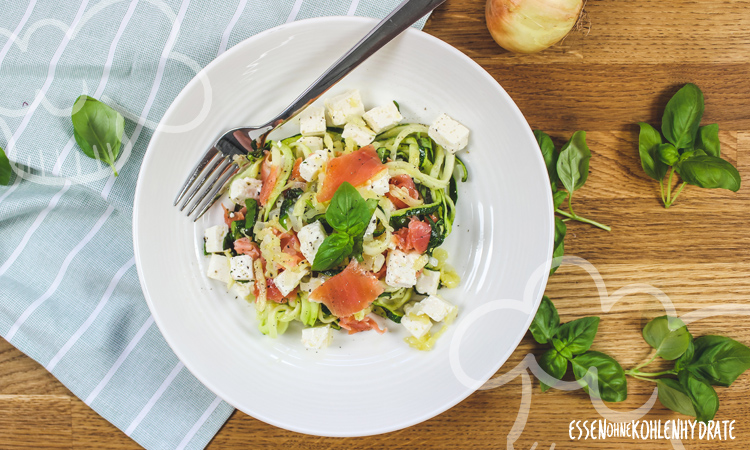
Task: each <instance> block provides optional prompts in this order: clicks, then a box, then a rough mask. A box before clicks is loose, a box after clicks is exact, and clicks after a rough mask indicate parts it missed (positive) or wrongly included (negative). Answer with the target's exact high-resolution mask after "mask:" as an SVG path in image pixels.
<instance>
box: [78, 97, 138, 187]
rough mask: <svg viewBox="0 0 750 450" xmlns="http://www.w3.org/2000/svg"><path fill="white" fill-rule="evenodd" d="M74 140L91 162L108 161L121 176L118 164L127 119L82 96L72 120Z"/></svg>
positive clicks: (95, 100)
mask: <svg viewBox="0 0 750 450" xmlns="http://www.w3.org/2000/svg"><path fill="white" fill-rule="evenodd" d="M70 118H71V120H72V121H73V136H74V137H75V140H76V142H77V143H78V146H79V147H80V148H81V150H83V153H84V154H85V155H86V156H88V157H89V158H93V159H96V160H100V161H104V162H105V163H107V164H109V166H110V167H112V171H113V172H114V174H115V176H117V169H115V161H116V160H117V157H118V156H119V155H120V146H121V145H122V135H123V133H124V131H125V119H124V118H123V117H122V115H121V114H120V113H118V112H117V111H115V110H114V109H112V108H110V107H109V106H107V105H105V104H104V103H102V102H100V101H99V100H97V99H95V98H92V97H89V96H88V95H81V96H80V97H78V98H77V99H76V101H75V103H74V104H73V111H72V113H71V116H70Z"/></svg>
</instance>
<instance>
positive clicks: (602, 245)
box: [0, 0, 750, 450]
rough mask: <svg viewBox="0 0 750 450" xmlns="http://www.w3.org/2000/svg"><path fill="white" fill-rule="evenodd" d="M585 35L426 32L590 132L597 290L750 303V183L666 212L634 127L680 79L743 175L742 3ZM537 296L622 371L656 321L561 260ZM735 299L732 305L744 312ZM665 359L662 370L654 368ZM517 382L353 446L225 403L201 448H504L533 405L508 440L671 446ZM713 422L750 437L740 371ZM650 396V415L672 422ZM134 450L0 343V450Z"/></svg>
mask: <svg viewBox="0 0 750 450" xmlns="http://www.w3.org/2000/svg"><path fill="white" fill-rule="evenodd" d="M586 10H587V12H588V15H589V16H588V17H589V20H590V30H589V31H588V32H587V31H577V32H573V33H571V35H569V36H568V37H567V38H566V39H565V40H564V41H563V42H562V43H560V44H557V45H555V46H554V47H552V48H551V49H549V50H546V51H544V52H542V53H540V54H537V55H515V54H511V53H508V52H506V51H505V50H503V49H501V48H500V47H498V46H497V45H496V44H495V43H494V42H493V41H492V39H491V37H490V35H489V33H488V32H487V29H486V26H485V23H484V1H483V0H450V1H449V2H448V3H447V4H445V5H444V6H442V7H441V8H440V9H438V10H437V11H436V12H435V13H434V14H433V16H432V17H431V18H430V20H429V21H428V23H427V26H426V28H425V31H427V32H428V33H431V34H433V35H434V36H437V37H438V38H440V39H443V40H445V41H446V42H448V43H449V44H451V45H453V46H455V47H457V48H458V49H459V50H461V51H463V52H464V53H466V54H467V55H469V56H470V57H471V58H473V59H474V60H475V61H477V62H478V63H479V64H481V65H482V66H483V67H484V68H485V69H486V70H488V72H489V73H490V74H491V75H492V76H493V77H495V79H497V80H498V82H500V84H501V85H502V86H503V87H504V88H505V89H506V90H507V91H508V92H509V93H510V94H511V96H512V97H513V98H514V100H515V101H516V102H517V104H518V106H519V107H520V108H521V110H522V111H523V113H524V114H525V116H526V117H527V119H528V121H529V123H530V125H531V126H532V128H535V129H537V128H538V129H543V130H545V131H547V132H548V133H550V134H551V135H552V136H553V137H554V138H555V139H556V141H557V142H558V143H560V142H562V141H564V140H566V139H567V138H568V137H569V136H570V135H571V134H572V132H574V131H575V130H578V129H584V130H586V131H587V132H588V136H587V137H588V143H589V146H590V147H591V149H592V153H593V158H592V161H591V173H590V177H589V181H588V183H587V184H586V186H585V187H584V188H583V189H582V190H580V191H579V192H577V193H576V195H575V202H574V207H575V208H576V212H578V213H579V214H581V215H585V216H589V217H591V218H593V219H596V220H598V221H600V222H603V223H607V224H609V225H611V226H612V229H613V230H612V232H611V233H607V232H604V231H601V230H598V229H594V228H591V227H589V226H586V225H583V224H578V223H570V222H569V231H568V237H567V239H566V250H567V252H566V253H567V254H568V255H575V256H579V257H582V258H585V259H586V260H588V261H589V262H590V263H591V264H593V266H594V267H595V268H596V269H597V270H598V272H599V274H600V276H601V279H602V280H603V282H604V283H605V285H606V288H607V291H608V295H613V294H614V293H616V292H617V291H618V290H619V289H623V288H627V287H628V286H632V285H633V284H648V285H651V286H653V287H655V288H658V289H660V290H661V291H663V292H664V293H665V294H666V295H667V296H668V298H669V301H670V303H671V304H672V305H673V306H674V308H676V311H677V313H678V314H685V313H689V312H692V311H698V310H700V309H702V308H705V307H708V306H721V305H740V307H747V306H748V305H750V303H749V302H748V298H750V227H749V226H748V223H750V191H748V189H747V188H745V189H743V190H741V191H740V192H739V193H736V194H735V193H731V192H728V191H718V190H717V191H709V190H702V189H698V188H695V187H692V186H691V187H688V188H687V189H686V190H685V191H684V192H683V194H682V195H681V197H680V199H679V200H678V201H677V203H675V205H674V206H673V207H672V208H671V209H669V210H665V209H664V208H663V207H661V206H660V200H659V194H658V185H657V184H656V182H654V181H653V180H651V179H649V178H648V177H647V176H646V175H645V174H644V173H643V170H642V169H641V167H640V163H639V160H638V153H637V126H636V123H637V122H639V121H646V122H649V123H652V124H657V125H658V124H659V122H660V120H661V112H662V108H663V107H664V105H665V103H666V101H667V100H668V98H669V97H670V96H671V95H672V94H673V93H674V92H675V91H676V90H677V89H678V88H679V87H680V86H681V85H682V84H683V83H686V82H694V83H696V84H698V85H699V86H700V87H701V88H702V89H703V92H704V94H705V97H706V113H705V116H704V123H718V124H719V126H720V129H721V134H720V137H721V143H722V152H723V155H724V156H725V157H726V158H727V159H728V160H730V161H731V162H733V163H735V164H737V166H738V168H739V170H740V173H741V176H742V178H743V181H744V182H745V183H747V182H748V180H750V108H749V107H748V105H750V83H749V82H748V79H750V0H748V1H744V0H743V1H740V0H702V1H683V0H639V1H638V2H631V1H625V0H588V2H587V4H586ZM547 294H548V295H549V296H550V297H551V298H552V299H553V301H554V302H555V304H556V305H557V307H558V309H559V310H560V314H561V318H562V320H564V321H567V320H572V319H575V318H578V317H582V316H589V315H598V316H600V317H601V325H600V332H599V334H598V335H597V339H596V342H595V344H594V349H596V350H601V351H604V352H607V353H609V354H612V355H614V356H615V357H616V358H617V359H618V361H620V362H621V363H622V365H623V366H624V367H625V368H629V367H632V366H634V365H636V364H638V363H639V362H641V361H643V360H645V359H646V358H647V357H648V354H649V351H648V347H647V345H646V344H645V343H644V342H643V339H642V338H641V335H640V332H641V329H642V327H643V326H644V325H645V323H646V322H647V321H648V320H649V319H651V318H653V317H656V316H658V315H661V314H664V306H663V305H662V304H661V303H660V302H659V301H658V300H657V299H656V298H655V297H653V296H652V295H650V294H647V293H643V292H642V291H641V292H640V293H633V294H630V295H627V296H624V297H622V298H621V299H620V300H619V301H618V302H617V303H616V304H614V305H613V306H612V307H611V309H607V308H603V306H602V299H601V298H600V297H599V294H598V292H597V290H596V285H595V284H594V281H593V280H592V278H591V277H590V276H589V275H588V274H587V273H586V272H585V271H584V270H583V269H581V268H578V267H574V266H565V267H562V268H561V269H560V270H559V271H558V273H557V274H556V275H555V276H554V277H552V278H551V280H550V283H549V286H548V289H547ZM737 309H738V310H739V308H737ZM690 329H691V331H692V332H693V334H694V335H696V336H698V335H703V334H714V333H715V334H723V335H727V336H731V337H733V338H735V339H738V340H740V341H742V342H745V343H750V320H748V319H747V317H746V316H744V315H742V314H740V313H739V312H738V311H731V310H729V311H725V313H724V314H723V315H717V316H715V317H710V318H705V319H701V320H698V321H696V322H694V323H691V324H690ZM539 350H540V346H539V345H537V344H536V343H534V342H533V340H531V339H530V338H529V336H527V337H526V338H525V339H524V340H523V341H522V342H521V344H520V346H519V347H518V349H517V350H516V351H515V353H514V354H513V355H512V357H511V358H510V360H509V361H508V362H507V364H506V365H505V366H504V367H503V368H502V369H501V370H500V372H499V373H498V375H502V374H504V373H506V372H508V371H510V370H512V369H513V368H514V367H516V366H517V365H518V364H519V363H521V362H522V361H523V360H524V358H525V357H526V356H527V355H528V354H530V353H531V354H539ZM658 367H659V366H658V365H656V366H655V368H658ZM522 378H523V377H516V378H514V379H513V380H512V381H510V382H509V383H507V384H505V385H503V386H500V387H496V388H493V389H488V390H480V391H478V392H476V393H475V394H473V395H472V396H470V397H469V398H468V399H466V400H465V401H463V402H461V403H460V404H458V405H457V406H455V407H454V408H452V409H450V410H449V411H447V412H445V413H443V414H441V415H439V416H438V417H435V418H433V419H431V420H428V421H427V422H425V423H422V424H419V425H417V426H414V427H411V428H408V429H405V430H401V431H398V432H394V433H389V434H386V435H381V436H372V437H365V438H356V439H333V438H319V437H311V436H304V435H300V434H297V433H292V432H288V431H285V430H281V429H278V428H275V427H272V426H270V425H267V424H265V423H262V422H260V421H257V420H255V419H253V418H251V417H248V416H247V415H245V414H242V413H240V412H235V413H234V414H233V415H232V417H231V418H230V419H229V421H228V422H227V423H226V425H225V426H224V427H223V428H222V430H221V431H220V432H219V434H218V435H217V436H216V437H215V438H214V440H213V441H212V443H211V444H210V445H209V448H211V449H234V448H238V449H239V448H248V447H252V448H258V449H277V448H281V447H287V448H300V449H318V448H332V449H347V450H349V449H351V448H357V449H360V448H362V449H366V448H385V447H388V448H397V449H401V448H403V449H420V448H437V449H441V448H446V449H448V448H450V449H454V448H477V449H484V448H487V449H490V448H493V449H495V448H506V447H508V441H509V439H510V440H512V438H513V435H510V438H509V433H510V432H511V429H512V427H513V423H514V421H515V420H516V415H517V412H518V410H519V407H521V405H522V402H523V403H524V405H525V406H528V407H529V408H530V414H529V416H528V420H527V422H526V424H525V427H523V432H522V433H521V434H520V436H518V437H517V440H516V441H515V443H514V444H513V445H514V448H544V449H546V448H552V446H553V445H554V448H555V449H580V448H592V449H620V448H638V449H668V448H672V445H671V444H670V443H669V442H668V441H663V440H662V441H657V440H645V441H634V440H630V439H615V438H612V439H607V440H605V441H599V440H590V439H589V440H581V441H572V440H571V439H570V438H569V437H568V425H569V423H570V421H571V420H573V419H582V420H585V419H589V420H591V419H597V418H599V415H598V413H597V411H596V410H595V409H594V407H593V406H592V403H591V400H590V399H589V398H588V396H587V395H585V394H584V393H583V392H582V391H580V390H578V391H572V392H564V391H557V390H552V391H550V392H548V393H546V394H542V393H541V391H540V389H539V385H538V381H536V380H535V379H534V378H533V377H531V378H529V379H530V389H531V396H530V398H527V400H525V401H524V400H523V399H522V397H523V395H522V391H523V381H522ZM652 389H653V385H651V384H649V383H647V382H643V381H638V380H629V388H628V391H629V397H628V400H627V401H626V402H624V403H622V404H615V405H613V404H610V405H608V406H610V407H611V408H612V409H614V410H617V411H628V410H631V409H635V408H637V407H638V406H640V405H642V404H643V403H645V402H646V401H647V400H648V399H649V397H650V396H651V393H652ZM718 392H719V397H720V401H721V409H720V411H719V414H718V417H717V418H718V419H730V420H731V419H735V420H737V423H736V425H735V435H736V436H738V439H737V440H735V441H729V442H721V443H717V442H712V441H706V440H703V441H700V440H697V439H695V440H689V441H685V442H684V447H685V448H687V449H699V448H700V449H708V448H719V447H720V448H729V449H740V448H747V444H746V442H747V439H748V437H749V436H750V396H749V395H748V394H750V376H747V375H746V376H743V377H741V378H740V379H739V380H738V381H737V382H735V384H734V385H732V386H731V387H730V388H719V389H718ZM677 417H679V416H678V415H676V414H674V413H672V412H671V411H668V410H666V409H665V408H663V407H662V406H661V405H659V404H658V403H657V404H656V405H655V406H654V407H653V409H652V410H651V411H650V412H649V414H648V415H647V416H646V419H648V420H656V419H663V420H664V419H671V418H677ZM16 448H35V449H36V448H75V449H103V448H107V449H134V448H138V446H137V445H136V444H135V443H134V442H133V441H131V440H130V439H129V438H127V437H126V436H125V435H124V434H123V433H121V432H120V431H118V430H117V429H116V428H115V427H114V426H112V425H111V424H109V423H108V422H107V421H105V420H104V419H102V418H101V417H99V416H98V415H97V414H96V413H95V412H93V411H92V410H91V409H90V408H88V407H87V406H86V405H85V404H84V403H83V402H81V401H80V400H79V399H77V398H75V397H74V396H73V395H72V394H71V393H70V392H69V391H68V390H67V389H66V388H65V387H63V386H62V385H61V384H60V383H59V382H58V381H57V380H55V378H54V377H53V376H52V375H50V374H49V373H48V372H46V371H45V370H44V368H42V367H41V366H39V365H38V364H37V363H35V362H34V361H32V360H31V359H29V358H28V357H26V356H24V355H22V354H21V353H20V352H19V351H17V350H16V349H14V348H13V347H12V346H10V344H8V343H7V342H5V341H3V340H0V449H16Z"/></svg>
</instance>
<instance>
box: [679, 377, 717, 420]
mask: <svg viewBox="0 0 750 450" xmlns="http://www.w3.org/2000/svg"><path fill="white" fill-rule="evenodd" d="M677 379H678V380H679V382H680V385H681V386H682V387H683V389H684V393H685V395H687V396H688V397H689V398H690V401H691V403H692V404H693V409H695V418H696V419H697V420H698V421H699V422H708V421H709V420H712V419H713V418H714V416H716V412H717V411H718V410H719V396H718V395H716V391H715V390H714V388H713V387H711V385H710V384H708V383H707V382H706V381H704V380H701V379H700V378H698V377H696V376H695V375H693V374H692V373H690V372H688V371H683V372H680V373H679V374H678V375H677Z"/></svg>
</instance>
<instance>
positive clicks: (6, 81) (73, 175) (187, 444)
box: [0, 0, 424, 449]
mask: <svg viewBox="0 0 750 450" xmlns="http://www.w3.org/2000/svg"><path fill="white" fill-rule="evenodd" d="M398 3H400V0H68V1H67V2H60V1H58V0H29V1H28V2H23V1H20V0H11V1H10V2H7V1H6V2H3V5H2V14H0V46H1V47H0V86H2V95H0V147H3V148H4V149H5V150H6V153H7V154H8V157H9V158H10V160H11V161H14V162H16V163H18V164H20V165H21V166H20V168H21V170H22V171H23V176H18V175H14V177H13V180H12V184H11V185H10V186H7V187H4V186H0V335H2V336H3V337H4V338H5V339H7V340H8V341H10V342H11V343H12V344H13V345H14V346H16V347H18V348H19V349H20V350H21V351H23V352H24V353H26V354H27V355H29V356H30V357H32V358H34V359H35V360H36V361H38V362H39V363H40V364H42V365H43V366H45V367H46V368H47V369H48V370H49V371H50V372H52V373H53V374H54V375H55V376H56V377H57V378H58V379H60V381H61V382H62V383H63V384H65V385H66V386H67V387H68V388H69V389H70V390H71V391H73V393H75V394H76V395H77V396H78V397H80V398H81V399H82V400H83V401H84V402H86V404H88V405H89V406H91V407H92V408H93V409H94V410H95V411H97V412H98V413H99V414H101V415H102V416H103V417H104V418H106V419H107V420H109V421H110V422H112V423H113V424H114V425H115V426H117V427H118V428H120V429H121V430H123V432H125V434H127V435H128V436H130V437H131V438H133V439H134V440H135V441H136V442H138V443H139V444H140V445H142V446H144V447H146V448H148V449H174V448H179V449H182V448H190V449H202V448H203V447H205V446H206V445H207V444H208V442H209V441H210V440H211V438H213V436H214V435H215V434H216V432H217V431H218V430H219V428H220V427H221V426H222V425H223V424H224V422H225V421H226V419H227V418H228V417H229V415H230V414H231V412H232V407H231V406H229V405H228V404H227V403H225V402H223V401H222V400H221V399H220V398H218V397H217V396H216V395H215V394H213V393H212V392H211V391H209V390H208V389H207V388H205V387H204V386H203V385H201V384H200V383H199V382H198V381H197V380H196V379H195V378H194V377H193V376H192V374H190V372H189V371H188V370H187V369H185V368H184V366H183V365H182V363H181V362H180V361H179V360H178V359H177V357H176V356H175V355H174V353H172V351H171V349H170V348H169V346H168V345H167V344H166V342H165V341H164V339H163V337H162V336H161V333H160V332H159V329H158V328H157V327H156V325H155V324H154V321H153V319H152V318H151V315H150V313H149V310H148V307H147V306H146V302H145V300H144V298H143V294H142V292H141V289H140V285H139V283H138V276H137V274H136V269H135V266H134V261H133V247H132V236H131V216H132V206H133V193H134V190H135V183H136V179H137V176H138V171H139V169H140V164H141V161H142V159H143V156H144V153H145V151H146V147H147V146H148V141H149V139H150V138H151V135H152V132H153V129H154V128H155V126H156V124H157V123H158V121H159V119H160V118H161V117H162V115H163V114H164V112H165V111H166V109H167V107H168V106H169V104H170V103H171V102H172V100H173V99H174V98H175V96H176V95H177V94H178V93H179V92H180V90H181V89H182V88H183V86H185V84H187V82H188V81H190V79H191V78H193V77H194V75H195V73H196V72H197V71H198V70H200V68H201V67H203V66H205V65H206V64H208V63H209V62H210V61H211V60H213V59H214V58H216V57H217V56H218V55H220V54H221V53H223V52H224V51H225V50H226V49H227V48H229V47H231V46H233V45H235V44H237V43H238V42H240V41H242V40H244V39H246V38H248V37H250V36H252V35H254V34H256V33H258V32H260V31H263V30H265V29H268V28H271V27H274V26H277V25H280V24H283V23H285V22H289V21H293V20H299V19H306V18H310V17H317V16H324V15H347V14H349V15H353V14H356V15H360V16H370V17H378V18H381V17H384V16H385V15H386V14H387V13H388V12H389V11H390V10H392V9H393V8H394V7H395V6H396V5H397V4H398ZM423 24H424V19H423V21H421V22H420V23H418V24H417V25H416V26H417V27H420V28H421V26H422V25H423ZM83 93H87V94H89V95H91V96H93V97H96V98H99V99H100V100H103V101H105V102H106V103H108V104H109V105H110V106H113V107H114V108H115V109H117V110H118V111H120V112H121V113H122V114H123V115H124V116H125V117H126V126H125V134H126V138H125V141H126V143H125V144H124V145H132V154H131V155H130V157H129V159H128V160H127V162H126V163H125V164H124V166H123V167H122V169H121V170H120V176H119V177H117V178H115V177H113V176H110V175H109V174H110V173H111V172H110V169H109V168H108V167H107V166H101V165H100V164H99V163H97V162H96V161H94V160H91V159H89V158H87V157H85V156H84V155H83V154H82V153H81V151H80V150H79V149H78V147H77V145H76V144H75V140H74V139H73V137H72V136H73V128H72V124H71V121H70V109H71V107H72V104H73V101H74V100H75V99H76V98H77V97H78V96H79V95H80V94H83ZM128 141H129V143H128Z"/></svg>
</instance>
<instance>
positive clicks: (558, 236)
mask: <svg viewBox="0 0 750 450" xmlns="http://www.w3.org/2000/svg"><path fill="white" fill-rule="evenodd" d="M567 232H568V226H567V225H565V222H563V221H562V219H561V218H559V217H555V247H554V249H553V250H552V266H551V267H550V269H549V274H550V275H552V274H553V273H555V271H557V269H558V268H559V267H560V264H561V263H562V260H556V258H560V257H562V256H563V255H564V254H565V234H566V233H567Z"/></svg>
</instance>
